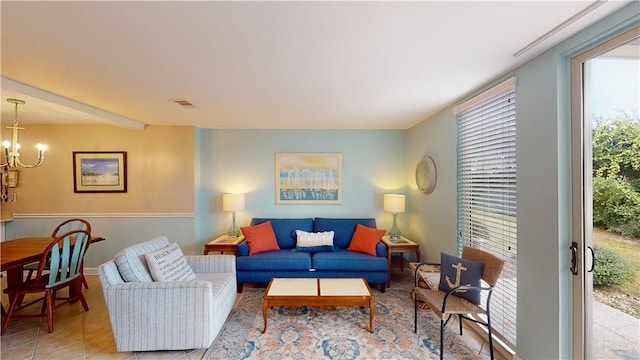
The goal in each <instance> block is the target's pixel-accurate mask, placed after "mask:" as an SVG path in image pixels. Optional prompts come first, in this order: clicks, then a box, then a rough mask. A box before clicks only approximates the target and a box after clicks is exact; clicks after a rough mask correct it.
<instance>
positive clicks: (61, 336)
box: [0, 270, 505, 360]
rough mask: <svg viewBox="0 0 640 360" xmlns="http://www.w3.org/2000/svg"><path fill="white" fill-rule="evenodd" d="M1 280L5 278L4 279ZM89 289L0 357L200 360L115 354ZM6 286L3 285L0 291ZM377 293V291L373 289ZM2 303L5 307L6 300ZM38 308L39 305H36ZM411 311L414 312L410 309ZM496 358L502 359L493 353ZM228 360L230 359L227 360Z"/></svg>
mask: <svg viewBox="0 0 640 360" xmlns="http://www.w3.org/2000/svg"><path fill="white" fill-rule="evenodd" d="M408 273H409V271H408V270H405V271H404V272H402V273H401V272H399V271H398V272H397V273H395V272H394V274H393V278H392V281H393V283H392V286H393V287H406V288H410V287H411V276H409V274H408ZM3 280H4V279H3ZM87 281H88V283H89V289H88V290H84V295H85V297H86V299H87V303H88V304H89V311H88V312H84V311H82V305H81V304H79V303H76V304H71V305H67V306H63V307H62V308H60V309H58V310H57V311H56V312H55V313H54V331H53V332H52V333H47V325H46V321H44V322H41V321H40V319H16V320H12V321H11V323H10V324H9V328H8V329H7V333H6V334H5V335H4V336H2V338H0V347H1V352H0V358H1V359H6V360H22V359H37V360H40V359H64V360H71V359H87V360H88V359H141V360H142V359H154V360H155V359H183V360H188V359H201V358H202V356H203V355H204V353H205V352H206V349H195V350H186V351H155V352H121V353H119V352H117V351H116V347H115V343H114V340H113V333H112V332H111V325H110V323H109V314H108V312H107V309H106V304H105V302H104V298H103V296H102V288H101V286H100V280H99V279H98V276H96V275H87ZM4 287H5V285H4V284H3V286H2V288H4ZM374 291H376V290H374ZM2 302H3V304H4V306H5V308H6V307H7V298H6V296H4V295H3V298H2ZM35 307H36V308H38V306H35ZM412 311H413V310H412ZM464 337H465V340H466V341H467V343H469V344H470V346H471V347H472V348H474V349H475V350H477V351H478V352H479V353H481V356H482V357H483V358H488V345H487V344H486V343H484V344H483V342H482V340H480V338H479V337H477V336H474V332H473V331H471V330H469V329H467V330H465V332H464ZM496 358H497V359H505V358H504V357H502V356H501V355H500V354H499V353H498V352H496ZM229 360H231V359H229Z"/></svg>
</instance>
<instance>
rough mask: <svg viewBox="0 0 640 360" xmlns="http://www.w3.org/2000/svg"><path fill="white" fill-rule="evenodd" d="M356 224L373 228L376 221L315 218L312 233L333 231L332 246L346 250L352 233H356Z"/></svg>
mask: <svg viewBox="0 0 640 360" xmlns="http://www.w3.org/2000/svg"><path fill="white" fill-rule="evenodd" d="M358 224H360V225H364V226H366V227H370V228H375V227H376V219H374V218H361V219H349V218H315V220H314V221H313V231H314V232H322V231H331V230H333V232H334V235H333V245H334V246H335V247H338V248H341V249H346V248H347V247H349V244H350V243H351V238H352V237H353V233H354V232H355V231H356V225H358Z"/></svg>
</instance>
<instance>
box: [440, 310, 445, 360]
mask: <svg viewBox="0 0 640 360" xmlns="http://www.w3.org/2000/svg"><path fill="white" fill-rule="evenodd" d="M444 325H445V324H444V320H442V319H440V360H442V359H444Z"/></svg>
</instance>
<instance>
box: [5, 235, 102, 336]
mask: <svg viewBox="0 0 640 360" xmlns="http://www.w3.org/2000/svg"><path fill="white" fill-rule="evenodd" d="M90 236H91V235H90V234H89V232H88V231H86V230H73V231H69V232H67V233H64V234H62V235H60V236H57V237H56V238H55V239H54V240H53V241H52V242H51V243H50V244H49V245H48V246H47V248H46V249H45V250H44V252H43V253H42V254H41V255H40V260H39V261H38V269H37V270H36V276H35V278H33V279H31V280H28V281H26V282H23V283H20V284H18V285H14V286H11V287H7V288H6V289H5V290H4V293H5V294H7V295H9V299H10V303H9V308H8V309H7V314H6V315H5V316H4V319H3V321H2V335H4V334H5V332H6V331H7V327H8V326H9V321H10V320H11V319H12V318H33V317H44V316H46V317H47V331H48V332H52V331H53V311H54V310H55V309H58V308H59V307H61V306H63V305H65V304H67V303H70V302H75V301H80V302H81V303H82V307H83V308H84V310H85V311H89V306H88V305H87V301H86V300H85V298H84V295H82V271H81V269H82V261H83V258H84V254H85V253H86V251H87V248H88V247H89V242H90ZM45 267H48V268H49V272H48V273H46V270H45ZM67 287H68V288H69V296H68V297H66V298H61V297H57V291H58V290H61V289H64V288H67ZM39 293H42V296H41V297H38V298H36V299H34V300H31V301H29V302H27V303H25V304H22V303H23V300H24V297H25V296H26V295H27V294H39ZM41 300H42V301H43V304H42V308H41V312H40V313H35V314H34V313H27V312H23V311H22V310H23V309H25V308H26V307H29V306H31V305H33V304H36V303H38V302H39V301H41ZM56 300H64V301H62V302H60V303H56ZM19 304H22V305H19Z"/></svg>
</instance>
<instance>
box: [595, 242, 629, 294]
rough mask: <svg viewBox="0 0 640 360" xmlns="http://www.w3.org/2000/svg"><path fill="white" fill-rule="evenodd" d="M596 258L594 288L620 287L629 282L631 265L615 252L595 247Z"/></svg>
mask: <svg viewBox="0 0 640 360" xmlns="http://www.w3.org/2000/svg"><path fill="white" fill-rule="evenodd" d="M593 252H594V254H595V257H596V262H595V266H594V269H593V285H594V286H607V287H608V286H619V285H622V284H624V283H625V282H626V281H627V280H629V278H630V276H631V264H629V263H628V262H627V261H626V260H625V259H623V258H622V257H621V256H620V255H618V254H616V253H614V252H613V251H611V250H609V249H606V248H603V247H599V246H594V247H593Z"/></svg>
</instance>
